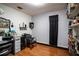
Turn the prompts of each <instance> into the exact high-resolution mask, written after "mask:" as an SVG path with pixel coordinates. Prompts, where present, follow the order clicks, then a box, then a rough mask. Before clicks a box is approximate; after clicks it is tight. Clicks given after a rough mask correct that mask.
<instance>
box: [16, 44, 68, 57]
mask: <svg viewBox="0 0 79 59" xmlns="http://www.w3.org/2000/svg"><path fill="white" fill-rule="evenodd" d="M16 56H69V51H68V50H65V49H61V48H54V47H50V46H45V45H41V44H37V45H36V46H35V47H34V48H32V49H30V48H25V49H23V50H22V51H20V52H18V53H16Z"/></svg>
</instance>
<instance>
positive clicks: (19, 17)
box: [0, 4, 32, 35]
mask: <svg viewBox="0 0 79 59" xmlns="http://www.w3.org/2000/svg"><path fill="white" fill-rule="evenodd" d="M0 8H2V9H3V10H4V13H3V14H2V15H0V17H4V18H6V19H10V20H11V22H13V25H14V27H15V29H16V32H17V34H18V35H21V34H22V33H29V34H31V33H32V31H31V29H30V28H29V22H30V21H31V16H29V15H26V14H24V13H22V12H20V11H17V10H15V9H13V8H11V7H8V6H5V5H3V4H0ZM23 22H24V23H25V24H26V25H27V30H23V31H20V30H19V24H22V23H23Z"/></svg>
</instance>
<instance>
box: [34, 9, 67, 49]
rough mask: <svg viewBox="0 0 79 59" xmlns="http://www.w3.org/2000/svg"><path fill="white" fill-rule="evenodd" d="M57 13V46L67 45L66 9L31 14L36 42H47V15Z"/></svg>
mask: <svg viewBox="0 0 79 59" xmlns="http://www.w3.org/2000/svg"><path fill="white" fill-rule="evenodd" d="M51 15H59V23H58V26H59V28H58V46H59V47H65V48H67V47H68V19H67V17H66V11H65V10H62V11H56V12H48V13H44V14H40V15H37V16H33V17H32V19H33V21H34V23H35V24H34V25H35V27H34V29H33V35H34V36H35V37H36V38H37V41H38V42H41V43H45V44H49V16H51Z"/></svg>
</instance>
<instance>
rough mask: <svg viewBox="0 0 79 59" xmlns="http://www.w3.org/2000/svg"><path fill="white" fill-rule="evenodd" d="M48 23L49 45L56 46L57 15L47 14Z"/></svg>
mask: <svg viewBox="0 0 79 59" xmlns="http://www.w3.org/2000/svg"><path fill="white" fill-rule="evenodd" d="M49 23H50V32H49V34H50V41H49V43H50V45H51V46H54V47H57V39H58V15H54V16H49Z"/></svg>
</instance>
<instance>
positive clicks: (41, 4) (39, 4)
mask: <svg viewBox="0 0 79 59" xmlns="http://www.w3.org/2000/svg"><path fill="white" fill-rule="evenodd" d="M30 4H31V5H34V6H43V5H45V3H30Z"/></svg>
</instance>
